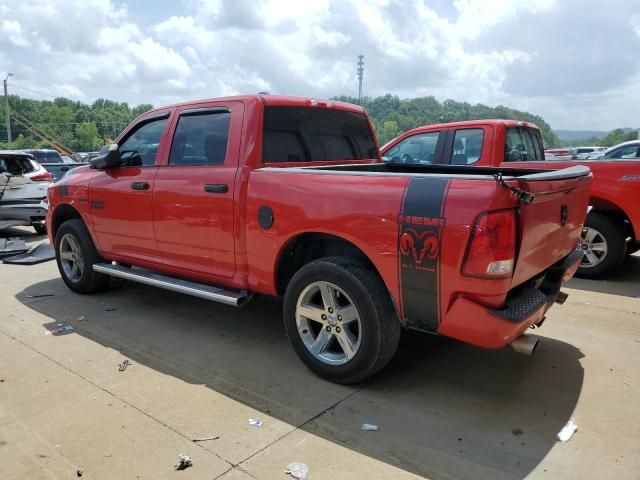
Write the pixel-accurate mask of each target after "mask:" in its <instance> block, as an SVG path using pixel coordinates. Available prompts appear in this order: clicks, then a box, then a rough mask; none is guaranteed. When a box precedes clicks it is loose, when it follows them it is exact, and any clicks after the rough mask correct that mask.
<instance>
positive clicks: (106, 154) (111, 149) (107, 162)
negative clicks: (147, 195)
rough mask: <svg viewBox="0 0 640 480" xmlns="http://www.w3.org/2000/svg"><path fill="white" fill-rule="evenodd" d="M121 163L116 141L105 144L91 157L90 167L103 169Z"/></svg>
mask: <svg viewBox="0 0 640 480" xmlns="http://www.w3.org/2000/svg"><path fill="white" fill-rule="evenodd" d="M121 165H122V158H121V157H120V149H119V147H118V144H117V143H112V144H111V145H106V146H104V147H102V148H101V149H100V153H99V154H98V155H97V156H96V157H94V158H92V159H91V168H95V169H97V170H105V169H107V168H116V167H119V166H121Z"/></svg>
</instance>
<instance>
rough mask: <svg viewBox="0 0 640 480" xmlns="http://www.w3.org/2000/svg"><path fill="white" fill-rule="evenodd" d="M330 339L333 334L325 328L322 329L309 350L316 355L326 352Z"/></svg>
mask: <svg viewBox="0 0 640 480" xmlns="http://www.w3.org/2000/svg"><path fill="white" fill-rule="evenodd" d="M329 340H331V334H330V333H329V332H327V331H326V330H325V329H324V328H323V329H322V330H320V333H318V336H317V337H316V340H315V341H314V342H313V343H312V344H311V346H310V347H309V351H310V352H311V353H312V354H314V355H316V356H317V355H320V354H321V353H322V352H324V349H325V348H327V345H328V344H329Z"/></svg>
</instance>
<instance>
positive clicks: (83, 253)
mask: <svg viewBox="0 0 640 480" xmlns="http://www.w3.org/2000/svg"><path fill="white" fill-rule="evenodd" d="M55 250H56V263H57V264H58V270H59V271H60V276H61V277H62V280H64V283H66V284H67V286H68V287H69V288H70V289H71V290H73V291H74V292H76V293H82V294H85V293H93V292H99V291H101V290H106V288H107V287H108V286H109V280H110V277H109V276H108V275H104V274H102V273H97V272H94V271H93V265H94V264H96V263H100V262H102V258H100V255H99V254H98V252H97V251H96V248H95V246H94V245H93V240H92V239H91V235H89V231H88V230H87V227H86V225H85V224H84V222H83V221H82V220H80V219H73V220H67V221H66V222H64V223H63V224H62V225H61V226H60V228H59V229H58V232H57V233H56V241H55ZM63 257H65V258H63ZM74 259H75V260H74ZM78 260H79V261H78ZM74 264H76V266H77V270H74V268H73V265H74ZM74 272H75V273H74ZM78 272H79V274H78Z"/></svg>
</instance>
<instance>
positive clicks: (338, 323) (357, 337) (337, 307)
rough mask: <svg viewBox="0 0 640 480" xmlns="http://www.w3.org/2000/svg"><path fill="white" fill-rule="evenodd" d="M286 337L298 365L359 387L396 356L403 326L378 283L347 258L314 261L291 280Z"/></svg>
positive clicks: (371, 274)
mask: <svg viewBox="0 0 640 480" xmlns="http://www.w3.org/2000/svg"><path fill="white" fill-rule="evenodd" d="M284 319H285V327H286V330H287V335H288V336H289V339H290V340H291V343H292V345H293V348H294V350H295V351H296V353H297V354H298V356H299V357H300V358H301V359H302V361H303V362H304V363H305V364H306V365H307V366H308V367H309V368H310V369H311V370H313V371H314V372H315V373H316V374H318V375H319V376H321V377H323V378H326V379H328V380H331V381H333V382H337V383H344V384H349V383H357V382H360V381H362V380H364V379H366V378H368V377H370V376H371V375H373V374H374V373H376V372H377V371H378V370H380V369H381V368H382V367H384V366H385V365H386V364H387V363H388V362H389V360H391V358H392V357H393V355H394V354H395V352H396V350H397V347H398V341H399V339H400V332H401V325H400V321H399V320H398V316H397V315H396V312H395V309H394V308H393V304H392V302H391V298H390V297H389V292H388V291H387V289H386V287H385V286H384V284H383V282H382V280H381V279H380V277H379V276H378V275H377V274H376V273H375V272H373V271H371V270H370V269H368V268H367V267H366V266H364V265H363V264H362V263H360V262H357V261H355V260H352V259H350V258H346V257H330V258H323V259H320V260H315V261H313V262H311V263H309V264H307V265H305V266H304V267H302V268H301V269H300V270H299V271H298V272H297V273H296V274H295V275H294V276H293V278H292V279H291V282H290V283H289V285H288V287H287V291H286V294H285V299H284Z"/></svg>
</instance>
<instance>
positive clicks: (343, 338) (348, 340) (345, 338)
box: [336, 329, 356, 360]
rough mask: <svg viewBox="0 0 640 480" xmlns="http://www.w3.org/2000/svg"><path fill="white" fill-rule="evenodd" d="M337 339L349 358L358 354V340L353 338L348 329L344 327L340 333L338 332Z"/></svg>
mask: <svg viewBox="0 0 640 480" xmlns="http://www.w3.org/2000/svg"><path fill="white" fill-rule="evenodd" d="M336 339H337V340H338V343H339V344H340V348H342V351H343V352H344V354H345V355H346V357H347V360H351V359H352V358H353V356H354V355H355V354H356V352H355V350H356V340H355V339H353V338H352V337H351V335H350V333H349V330H348V329H342V330H341V331H340V333H337V334H336Z"/></svg>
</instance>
